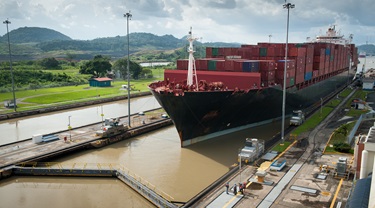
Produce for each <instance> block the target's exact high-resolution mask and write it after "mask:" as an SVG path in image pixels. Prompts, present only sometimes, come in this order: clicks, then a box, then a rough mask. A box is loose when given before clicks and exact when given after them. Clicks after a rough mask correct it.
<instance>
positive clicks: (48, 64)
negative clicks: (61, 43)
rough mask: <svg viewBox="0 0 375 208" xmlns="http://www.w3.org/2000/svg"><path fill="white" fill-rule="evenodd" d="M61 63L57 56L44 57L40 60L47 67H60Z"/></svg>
mask: <svg viewBox="0 0 375 208" xmlns="http://www.w3.org/2000/svg"><path fill="white" fill-rule="evenodd" d="M59 64H60V63H59V62H58V61H57V60H56V59H55V58H44V59H43V60H42V61H40V65H41V66H42V67H44V68H46V69H53V68H54V69H56V68H60V65H59Z"/></svg>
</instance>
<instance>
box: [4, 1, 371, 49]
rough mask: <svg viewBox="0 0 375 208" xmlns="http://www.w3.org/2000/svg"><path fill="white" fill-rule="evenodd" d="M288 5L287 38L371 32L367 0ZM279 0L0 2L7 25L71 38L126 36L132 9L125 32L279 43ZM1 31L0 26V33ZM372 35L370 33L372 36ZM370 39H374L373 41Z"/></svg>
mask: <svg viewBox="0 0 375 208" xmlns="http://www.w3.org/2000/svg"><path fill="white" fill-rule="evenodd" d="M292 3H295V8H294V9H292V10H290V30H289V31H290V35H289V37H290V41H291V42H300V41H305V39H306V37H314V36H315V35H318V34H319V31H320V30H322V31H325V30H326V28H327V27H328V26H329V25H330V24H335V25H337V27H338V28H340V29H341V31H342V33H343V34H344V35H346V36H348V35H349V34H350V33H352V34H354V41H355V42H356V43H360V44H363V43H365V42H366V40H369V39H370V40H371V37H373V36H374V34H375V33H374V30H375V29H374V28H375V22H374V21H373V17H372V13H373V11H375V4H373V2H372V0H361V1H355V0H347V1H342V0H331V1H330V3H329V4H328V3H327V1H326V0H315V1H308V0H299V1H294V2H292ZM283 4H284V1H283V0H251V1H249V0H126V1H123V0H91V1H76V0H53V1H51V0H23V1H19V0H18V1H17V0H8V1H1V2H0V14H2V17H3V19H4V20H5V19H6V18H9V20H10V21H11V22H12V24H11V25H10V29H16V28H19V27H24V26H28V27H46V28H51V29H54V30H57V31H59V32H61V33H63V34H65V35H68V36H70V37H72V38H74V39H84V40H85V39H86V40H87V39H94V38H97V37H113V36H117V35H126V18H124V17H123V14H124V13H126V12H128V11H129V10H130V11H131V13H132V15H133V18H132V20H131V21H130V32H149V33H153V34H157V35H164V34H171V35H174V36H175V37H177V38H181V37H183V36H185V35H186V34H187V32H188V30H189V28H190V26H192V27H193V30H194V33H196V34H197V35H199V36H200V37H202V38H203V40H202V41H204V42H205V41H207V42H213V41H227V42H241V43H256V42H262V41H263V42H264V41H268V35H270V34H272V41H277V42H284V41H285V33H286V17H287V10H286V9H283ZM5 33H6V28H5V27H0V34H1V35H3V34H5ZM372 39H374V38H372ZM374 41H375V40H374Z"/></svg>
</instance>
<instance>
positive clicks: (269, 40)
mask: <svg viewBox="0 0 375 208" xmlns="http://www.w3.org/2000/svg"><path fill="white" fill-rule="evenodd" d="M271 38H272V35H268V43H271Z"/></svg>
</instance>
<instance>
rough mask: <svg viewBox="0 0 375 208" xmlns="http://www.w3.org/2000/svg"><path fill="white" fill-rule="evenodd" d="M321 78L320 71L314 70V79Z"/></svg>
mask: <svg viewBox="0 0 375 208" xmlns="http://www.w3.org/2000/svg"><path fill="white" fill-rule="evenodd" d="M316 77H319V70H313V78H316Z"/></svg>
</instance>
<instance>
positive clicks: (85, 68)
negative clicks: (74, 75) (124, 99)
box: [79, 55, 112, 77]
mask: <svg viewBox="0 0 375 208" xmlns="http://www.w3.org/2000/svg"><path fill="white" fill-rule="evenodd" d="M109 60H110V59H109V57H104V56H102V55H96V56H95V57H94V59H93V60H91V61H88V62H86V63H84V64H83V65H82V66H81V69H80V70H79V72H80V73H81V74H92V75H93V76H94V77H101V76H104V75H106V74H107V71H111V67H112V65H111V63H110V62H109Z"/></svg>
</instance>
